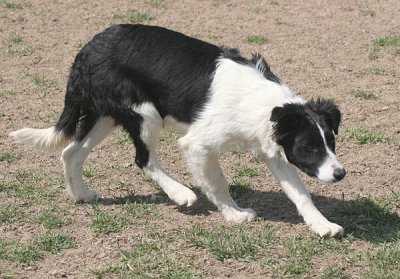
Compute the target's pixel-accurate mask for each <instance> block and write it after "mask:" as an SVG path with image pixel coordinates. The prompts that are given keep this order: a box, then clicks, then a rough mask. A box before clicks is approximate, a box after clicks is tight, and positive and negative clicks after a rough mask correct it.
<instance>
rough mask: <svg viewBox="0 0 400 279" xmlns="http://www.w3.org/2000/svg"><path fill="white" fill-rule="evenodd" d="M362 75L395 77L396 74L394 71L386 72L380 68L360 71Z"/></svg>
mask: <svg viewBox="0 0 400 279" xmlns="http://www.w3.org/2000/svg"><path fill="white" fill-rule="evenodd" d="M360 74H364V75H366V74H371V75H378V76H386V75H393V74H394V73H393V72H392V71H389V70H386V69H384V68H379V67H368V68H366V69H364V70H362V71H360Z"/></svg>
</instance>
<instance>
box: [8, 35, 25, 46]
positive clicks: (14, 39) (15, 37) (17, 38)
mask: <svg viewBox="0 0 400 279" xmlns="http://www.w3.org/2000/svg"><path fill="white" fill-rule="evenodd" d="M8 41H9V42H11V43H13V44H19V43H22V42H23V41H24V38H23V37H22V36H21V35H18V34H16V33H13V34H11V36H10V37H9V38H8Z"/></svg>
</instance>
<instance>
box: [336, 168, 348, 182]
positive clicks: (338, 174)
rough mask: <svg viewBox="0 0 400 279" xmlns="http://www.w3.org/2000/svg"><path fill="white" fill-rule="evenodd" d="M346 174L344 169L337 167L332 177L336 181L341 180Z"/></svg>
mask: <svg viewBox="0 0 400 279" xmlns="http://www.w3.org/2000/svg"><path fill="white" fill-rule="evenodd" d="M345 175H346V170H345V169H343V168H337V169H335V171H334V172H333V177H334V178H335V179H336V181H339V180H342V179H343V177H345Z"/></svg>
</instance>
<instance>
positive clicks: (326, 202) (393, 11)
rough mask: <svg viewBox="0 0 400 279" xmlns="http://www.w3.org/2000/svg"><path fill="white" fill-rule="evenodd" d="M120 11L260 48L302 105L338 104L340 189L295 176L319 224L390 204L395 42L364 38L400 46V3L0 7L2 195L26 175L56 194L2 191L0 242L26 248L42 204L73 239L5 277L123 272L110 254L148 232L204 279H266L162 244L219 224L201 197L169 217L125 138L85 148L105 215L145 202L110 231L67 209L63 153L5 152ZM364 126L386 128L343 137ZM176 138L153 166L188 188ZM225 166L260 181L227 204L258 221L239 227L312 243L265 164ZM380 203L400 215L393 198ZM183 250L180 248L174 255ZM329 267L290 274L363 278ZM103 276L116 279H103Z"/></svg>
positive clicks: (394, 161) (238, 264)
mask: <svg viewBox="0 0 400 279" xmlns="http://www.w3.org/2000/svg"><path fill="white" fill-rule="evenodd" d="M11 4H15V5H16V6H15V5H14V6H12V5H11ZM130 10H137V11H141V12H143V13H144V12H145V13H147V18H145V19H142V22H143V23H147V24H151V25H161V26H164V27H167V28H170V29H174V30H177V31H180V32H183V33H185V34H187V35H190V36H194V37H197V38H199V39H202V40H206V41H209V42H212V43H214V44H217V45H225V46H230V47H237V48H239V49H240V50H241V52H242V54H243V55H244V56H247V57H248V56H249V55H250V54H251V53H253V52H260V53H261V54H262V55H263V56H264V57H265V58H266V59H267V61H268V62H269V64H270V65H271V68H272V70H273V71H274V72H275V73H276V74H277V76H278V77H280V78H281V79H282V80H283V81H285V82H286V83H287V84H288V85H289V87H290V88H291V89H292V90H293V91H294V92H296V93H298V94H300V95H302V96H303V97H304V98H306V99H310V98H312V97H327V98H332V99H334V100H335V102H336V103H337V105H338V106H339V107H340V109H341V111H342V113H343V123H342V126H341V127H340V131H339V134H340V135H339V139H338V142H337V153H338V154H339V156H340V157H341V159H342V161H343V162H344V164H345V166H346V170H347V177H346V178H345V179H344V180H343V181H341V182H339V183H337V184H334V185H323V184H321V183H320V182H318V181H316V180H313V179H311V178H308V177H306V176H304V175H302V177H303V178H304V180H305V181H306V183H307V185H308V186H309V189H310V191H311V192H312V193H313V198H314V200H315V202H316V205H317V207H318V208H320V209H321V211H322V212H323V213H325V214H326V216H327V217H328V219H332V220H343V218H342V217H341V216H340V214H339V213H338V208H339V207H341V206H345V205H346V204H348V203H350V201H352V200H355V199H357V198H358V197H360V196H361V197H370V198H372V199H374V200H379V199H385V200H388V201H391V198H392V197H393V194H397V195H399V193H400V182H399V181H400V164H399V161H400V160H399V159H400V148H399V144H398V143H399V142H400V125H399V123H400V114H399V109H400V67H399V66H400V43H399V44H396V43H394V44H388V45H383V46H382V45H377V44H376V43H374V40H375V39H376V38H382V37H387V36H397V38H399V37H398V36H399V35H400V31H399V30H400V17H399V15H400V1H397V0H387V1H377V0H369V1H339V0H334V1H306V0H299V1H288V0H276V1H275V0H271V1H239V0H238V1H224V0H218V1H194V0H192V1H169V0H165V1H162V0H160V1H155V0H153V1H151V0H148V1H145V0H138V1H114V0H112V1H104V0H101V1H75V0H67V1H60V0H56V1H37V0H36V1H35V0H26V1H25V0H23V1H22V0H21V1H20V0H17V2H11V1H10V2H7V1H0V151H1V154H3V156H6V157H3V159H2V160H1V161H0V182H1V183H3V189H4V187H5V186H4V185H6V182H7V181H12V180H13V179H14V180H15V177H17V176H18V174H19V173H21V172H29V173H30V174H32V175H33V176H34V177H36V178H35V179H36V180H35V181H37V185H39V186H43V187H47V186H49V187H50V188H51V189H54V191H55V194H54V195H52V196H51V198H41V199H40V198H37V196H36V194H35V193H32V194H31V195H32V198H30V197H29V195H28V196H25V197H20V196H15V195H7V193H6V191H3V190H2V191H0V207H1V208H4V207H5V206H6V205H7V206H12V207H13V208H19V209H20V210H21V211H22V212H23V216H22V217H20V218H15V219H14V220H12V221H8V222H3V223H1V224H0V238H1V239H3V240H7V241H11V240H13V241H22V242H24V241H29V240H30V239H33V238H35V237H37V236H39V235H41V234H43V233H44V232H46V231H47V230H48V229H47V228H46V227H45V226H44V225H43V224H42V223H40V222H39V223H38V222H37V221H35V220H36V216H37V215H38V214H40V212H42V211H43V210H48V209H51V210H54V211H55V212H58V214H59V216H62V217H61V218H63V220H64V221H63V225H62V226H60V227H59V228H58V229H57V231H59V232H62V233H64V234H66V235H68V236H70V237H71V238H72V239H73V242H74V247H72V248H70V249H65V250H62V251H61V252H60V253H57V254H51V253H45V255H44V256H43V257H42V258H41V259H40V260H37V261H33V262H30V263H20V262H18V261H12V260H1V259H0V274H2V276H3V277H4V278H10V277H14V278H93V277H95V274H94V273H93V272H91V270H92V271H93V270H99V269H102V268H104V267H105V266H107V265H108V264H110V265H111V264H119V263H120V262H121V257H120V255H119V251H121V250H123V249H128V247H129V246H130V245H132V242H138V241H142V240H143V239H147V238H149V235H150V234H151V233H157V234H158V235H159V236H160V238H161V239H162V240H163V241H167V242H168V241H169V242H168V243H172V244H169V245H171V246H174V245H175V246H176V247H175V248H176V249H174V247H172V248H171V247H169V248H171V249H172V250H173V251H175V252H176V253H178V254H179V255H181V256H182V257H189V258H191V259H192V260H193V261H194V262H195V264H194V266H195V269H196V270H199V272H200V273H201V274H202V275H201V276H202V277H204V278H245V277H248V278H272V277H276V276H274V275H273V273H271V272H270V271H269V269H268V268H266V267H265V266H266V264H265V263H263V262H262V261H261V260H259V259H260V258H258V260H257V259H256V260H254V261H240V260H235V259H227V260H224V261H219V260H217V259H215V258H214V257H213V256H212V255H211V253H210V252H209V251H207V250H201V249H196V248H195V247H193V246H190V245H187V243H185V242H182V240H177V241H175V242H174V241H170V240H168V239H169V238H171V237H173V236H176V233H177V232H179V231H181V230H184V228H186V227H188V226H191V225H194V224H201V225H202V226H204V227H205V228H211V229H212V228H214V227H216V226H220V224H224V221H223V218H222V216H221V214H219V213H218V212H217V211H216V209H215V208H214V207H213V206H212V205H211V204H210V203H209V202H208V201H206V198H205V197H204V196H201V195H200V199H199V201H198V202H197V203H196V204H195V205H194V206H193V207H192V208H179V207H178V206H176V205H174V204H173V203H171V202H169V201H168V199H167V198H166V197H165V196H164V195H163V194H162V193H160V192H159V190H157V189H155V188H154V187H153V186H152V183H151V182H149V181H148V179H146V178H145V177H144V176H143V174H142V173H141V172H140V170H139V169H138V168H136V167H135V166H134V165H132V164H130V163H131V162H133V158H134V149H133V146H132V145H131V144H129V143H126V142H125V141H123V140H122V141H118V139H119V137H122V136H123V134H122V133H121V132H116V133H114V135H113V136H112V137H109V138H108V139H107V140H106V141H105V142H104V143H102V144H101V145H100V146H99V147H97V148H96V149H95V150H94V151H93V152H92V153H91V155H90V157H89V159H88V161H87V164H88V166H89V167H88V168H87V169H86V172H87V174H86V178H85V179H86V182H87V184H88V185H89V186H90V187H91V188H94V189H96V190H97V191H98V193H99V194H100V200H99V204H98V208H100V210H102V211H104V212H107V213H108V214H111V215H112V214H115V216H118V214H119V213H120V212H121V211H122V209H121V206H120V205H121V201H122V200H123V198H124V197H126V196H127V195H128V194H133V195H134V196H135V197H136V198H138V197H139V198H140V197H141V198H143V199H147V200H152V201H154V204H153V206H154V209H153V211H154V212H153V213H154V214H153V213H152V214H151V215H150V216H146V217H143V218H142V217H140V216H139V217H138V218H136V219H135V220H134V221H132V223H131V224H130V225H128V226H126V227H124V229H122V230H120V231H116V232H113V233H110V234H100V235H99V234H98V233H96V231H94V229H93V226H92V225H91V224H92V220H93V216H94V214H95V213H94V212H95V210H94V207H93V206H92V205H84V204H75V203H74V202H73V201H72V200H71V199H70V198H69V197H68V195H67V193H66V192H65V191H64V186H63V183H62V165H61V162H60V160H59V154H51V155H48V154H41V153H37V152H36V153H35V152H33V151H32V150H30V149H29V148H25V147H22V146H17V145H15V144H14V143H13V142H12V141H11V139H10V138H9V137H8V134H9V133H10V132H11V131H14V130H16V129H19V128H22V127H37V128H42V127H43V128H44V127H49V126H51V125H52V124H53V123H54V122H55V121H56V119H57V117H58V115H59V112H60V111H61V109H62V105H63V98H64V89H65V85H66V81H67V77H68V71H69V68H70V66H71V63H72V61H73V59H74V57H75V55H76V54H77V53H78V51H79V49H80V47H81V46H82V44H85V43H86V42H88V41H89V40H90V39H91V37H92V36H93V35H95V34H96V33H97V32H100V31H102V30H103V29H104V28H106V27H108V26H110V25H112V24H115V23H120V22H127V21H128V19H127V18H126V17H123V16H121V15H126V14H127V12H128V11H130ZM249 36H262V38H264V41H263V42H259V43H255V42H250V41H249V39H248V37H249ZM355 90H359V91H362V90H363V91H368V92H373V93H374V94H375V96H376V98H375V99H371V100H366V99H363V98H357V97H355V96H354V94H353V93H354V92H355ZM360 127H366V128H368V129H369V130H371V131H374V132H381V133H384V134H385V135H386V136H387V137H388V138H390V140H389V143H377V144H374V143H367V144H358V143H357V142H356V141H355V140H354V139H351V138H348V137H346V136H345V134H346V133H345V132H346V131H350V130H351V129H354V128H360ZM175 139H176V136H175V135H171V134H169V133H165V134H164V136H163V140H162V142H161V145H160V158H161V162H162V164H163V166H164V167H165V168H166V170H168V171H169V173H171V174H173V175H174V176H175V177H177V179H178V180H179V181H181V182H183V183H185V184H186V185H190V186H191V187H194V188H195V189H196V191H197V192H198V190H197V188H196V185H195V184H194V183H193V181H192V179H191V177H190V174H189V172H188V170H187V168H186V166H185V162H184V160H183V158H182V155H181V153H180V152H179V150H178V148H177V146H176V144H175ZM7 156H8V157H7ZM4 158H5V159H4ZM221 164H222V165H223V168H224V170H225V172H226V175H227V176H228V177H229V180H230V181H235V180H238V179H241V177H240V174H238V168H243V167H251V168H252V169H254V170H255V172H256V173H257V175H255V176H252V177H250V178H246V179H248V182H249V186H248V187H249V188H248V189H245V190H244V191H243V194H242V195H238V196H237V200H238V203H239V204H240V205H241V206H245V207H252V208H253V209H255V210H256V212H257V214H258V216H259V217H260V219H259V220H258V221H257V222H254V224H253V225H249V226H261V225H265V224H268V225H270V226H272V227H271V229H272V231H273V233H274V234H275V235H276V236H277V238H278V239H279V240H284V239H286V238H288V237H291V236H302V237H305V238H310V237H312V234H311V232H310V231H309V230H308V229H307V227H306V226H305V225H304V223H303V222H302V220H301V219H300V218H299V217H298V216H297V213H296V211H295V208H294V206H293V205H292V204H291V203H290V202H289V200H288V199H287V198H286V197H285V195H284V194H283V193H282V191H281V190H280V188H279V186H278V185H277V183H276V181H275V180H274V179H273V178H272V176H271V174H270V173H269V172H268V169H267V168H266V166H264V165H262V164H258V163H256V162H254V160H253V159H252V158H251V155H250V154H236V153H228V154H225V155H224V156H222V157H221ZM60 180H61V182H59V181H60ZM54 181H58V182H54ZM397 197H398V198H399V197H400V196H397ZM398 201H399V200H397V202H398ZM389 208H390V210H392V211H396V212H397V213H399V208H400V206H399V204H398V203H397V204H393V203H392V204H391V205H390V206H389ZM160 216H161V217H160ZM341 218H342V219H341ZM397 221H398V219H397ZM226 225H228V224H226ZM354 235H356V234H353V237H350V238H349V239H347V240H344V241H348V242H347V244H345V245H347V247H349V248H350V247H351V248H352V249H356V250H357V249H358V250H357V251H359V252H360V253H362V252H365V251H367V250H374V249H378V247H379V244H376V243H373V242H371V241H368V240H366V239H362V238H357V237H354ZM399 235H400V234H399ZM345 239H346V238H345ZM174 243H175V244H174ZM280 245H281V244H280ZM280 245H276V246H275V248H274V249H269V250H268V253H270V256H271V257H272V259H273V260H274V259H275V258H274V256H273V255H277V256H276V260H279V258H280V257H281V256H279V255H281V250H282V249H283V248H282V247H281V246H280ZM179 247H183V248H184V249H186V251H185V252H182V253H181V252H179V251H178V250H179V249H178V248H179ZM0 250H1V247H0ZM265 251H267V250H265ZM265 253H267V252H265ZM274 253H275V254H274ZM0 255H1V251H0ZM0 258H1V257H0ZM264 259H265V257H264ZM325 259H326V261H324V259H323V258H321V257H320V258H318V257H316V258H314V259H313V263H312V267H311V269H310V270H309V271H308V273H306V274H302V275H299V277H318V276H319V274H320V272H321V270H324V268H325V267H326V266H328V264H329V265H336V266H340V268H341V270H342V272H343V274H344V275H345V276H346V277H343V278H359V276H361V275H362V274H364V272H366V271H367V270H368V264H367V263H365V262H360V263H359V264H357V262H349V261H347V260H346V259H345V257H344V256H343V255H340V254H339V257H335V254H334V253H331V254H327V255H326V258H325ZM278 269H279V268H278ZM278 274H280V275H279V276H286V277H297V276H295V275H293V274H292V275H291V274H290V273H289V274H288V273H286V274H285V273H279V272H278ZM7 276H8V277H7ZM97 276H98V278H100V275H97ZM104 276H105V278H108V277H107V276H109V277H115V278H118V277H119V276H118V275H115V274H112V273H110V274H109V275H104ZM121 276H122V275H121ZM148 276H149V277H157V276H152V275H151V274H150V275H148ZM201 276H200V275H199V277H201ZM279 276H278V277H279ZM132 278H141V276H137V277H134V276H133V277H132ZM165 278H172V276H171V277H168V276H167V277H165ZM174 278H182V277H179V276H177V277H174ZM331 278H335V277H331Z"/></svg>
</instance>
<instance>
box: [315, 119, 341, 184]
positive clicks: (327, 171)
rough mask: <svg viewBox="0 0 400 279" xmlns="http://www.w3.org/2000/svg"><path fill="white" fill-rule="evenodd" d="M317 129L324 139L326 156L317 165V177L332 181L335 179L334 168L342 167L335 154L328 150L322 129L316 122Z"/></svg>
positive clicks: (328, 181)
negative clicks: (320, 163) (322, 161)
mask: <svg viewBox="0 0 400 279" xmlns="http://www.w3.org/2000/svg"><path fill="white" fill-rule="evenodd" d="M317 126H318V129H319V131H320V133H321V136H322V139H323V140H324V145H325V149H326V152H327V154H328V156H327V157H326V159H325V161H324V163H323V164H322V165H321V166H320V167H319V169H318V174H317V177H318V179H320V180H321V181H324V182H327V183H332V182H334V181H335V177H334V175H333V174H334V171H335V170H336V169H342V168H343V165H342V164H341V163H340V162H339V159H338V158H337V156H336V155H335V154H334V153H333V152H332V151H331V150H330V148H329V147H328V145H327V143H326V139H325V135H324V131H323V130H322V128H321V127H320V126H319V125H318V124H317Z"/></svg>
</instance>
